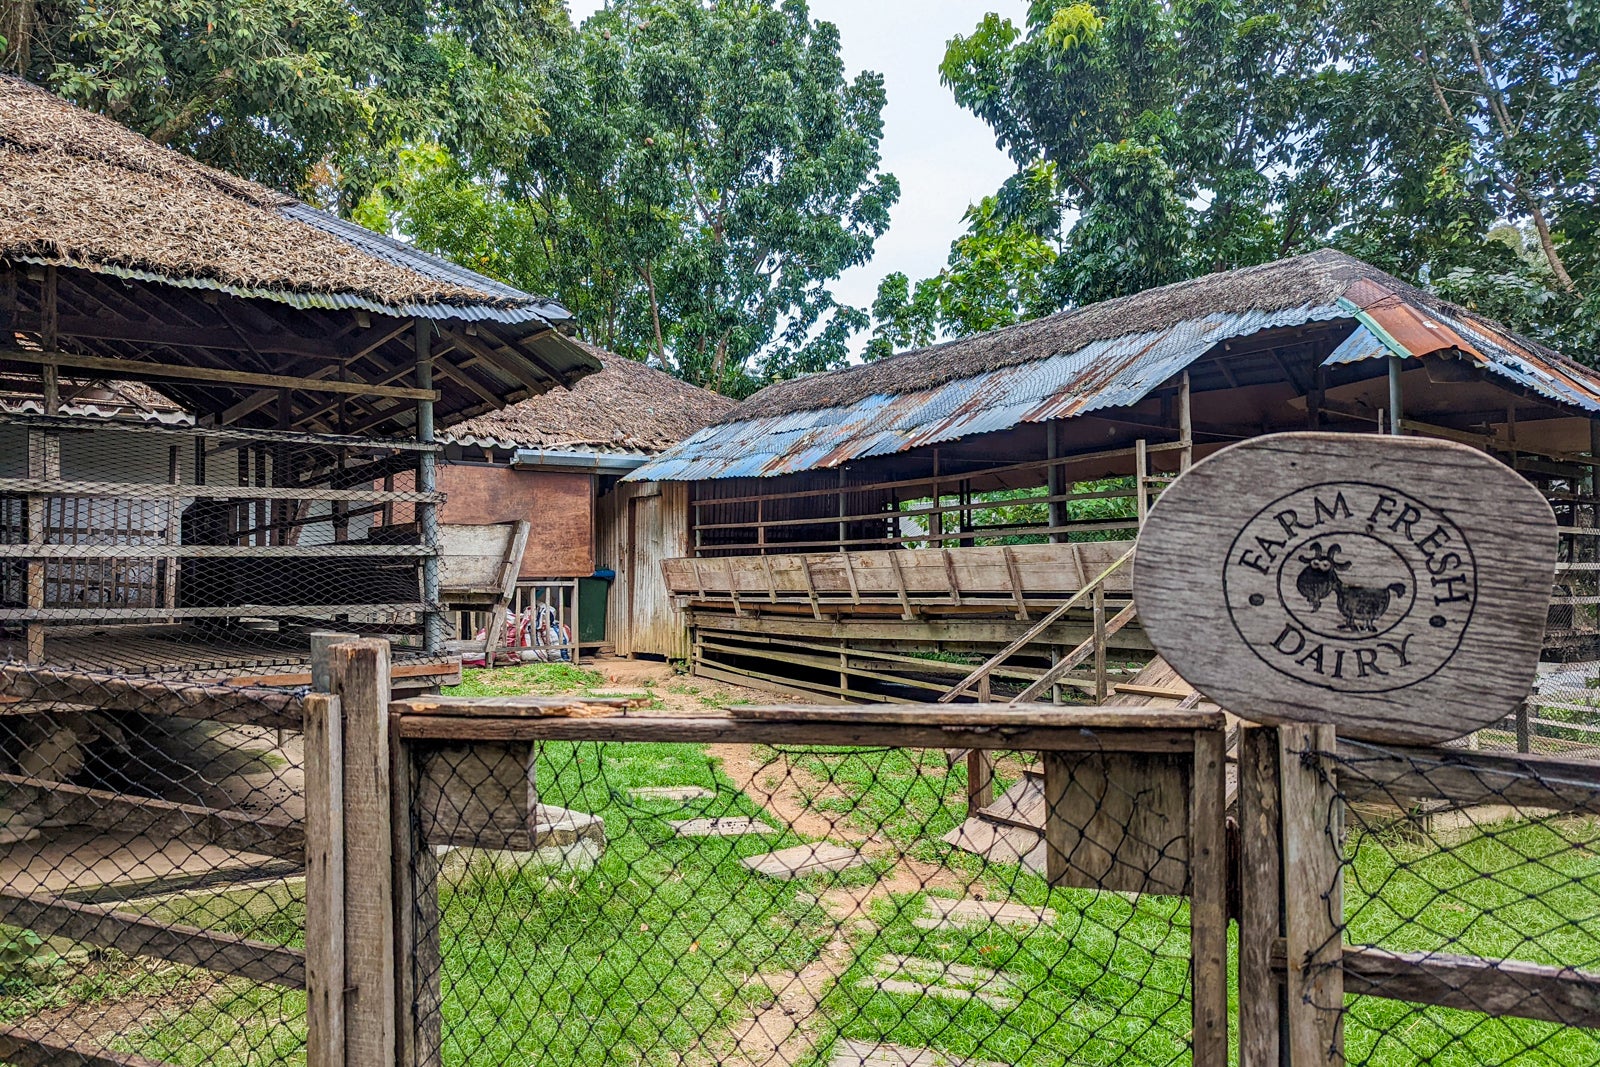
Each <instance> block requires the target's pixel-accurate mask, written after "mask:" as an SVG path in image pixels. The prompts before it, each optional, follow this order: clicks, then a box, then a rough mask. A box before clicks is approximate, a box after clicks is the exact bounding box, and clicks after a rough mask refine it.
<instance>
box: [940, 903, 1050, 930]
mask: <svg viewBox="0 0 1600 1067" xmlns="http://www.w3.org/2000/svg"><path fill="white" fill-rule="evenodd" d="M1055 921H1056V913H1055V912H1054V911H1053V910H1052V909H1050V908H1034V907H1030V906H1028V905H1026V904H1014V903H1012V902H1010V901H1005V900H950V899H948V898H946V897H928V898H927V913H926V914H924V915H921V916H919V917H918V918H916V919H914V920H912V925H914V926H916V927H918V928H920V929H923V930H949V929H953V928H955V927H970V926H982V925H986V924H988V923H998V924H1000V925H1002V926H1048V925H1050V924H1051V923H1053V922H1055Z"/></svg>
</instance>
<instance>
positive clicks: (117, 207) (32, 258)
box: [0, 77, 568, 322]
mask: <svg viewBox="0 0 1600 1067" xmlns="http://www.w3.org/2000/svg"><path fill="white" fill-rule="evenodd" d="M0 174H3V175H4V180H3V181H0V259H10V260H13V261H17V262H31V263H45V264H54V265H60V266H76V267H86V268H90V269H101V270H110V271H113V272H117V271H124V272H128V271H131V272H137V273H138V274H139V275H141V276H146V277H148V278H149V279H150V280H161V281H167V282H171V283H175V284H184V283H189V284H195V283H210V284H211V285H212V286H214V287H223V288H227V289H230V290H232V291H236V292H238V293H239V294H240V295H248V296H257V297H267V298H269V299H270V298H272V297H273V296H274V295H275V294H299V295H301V296H314V297H320V298H322V299H321V300H317V301H316V302H317V303H320V304H321V306H365V307H368V309H369V310H402V309H403V313H405V314H415V313H417V308H418V307H427V306H435V307H440V308H441V309H442V308H443V307H450V306H454V307H477V308H481V309H488V308H497V309H516V308H525V309H527V310H528V311H529V312H533V311H535V310H538V311H539V312H540V313H541V314H542V317H544V318H546V319H549V320H550V321H552V322H554V321H560V320H564V319H566V318H568V315H567V314H566V312H565V311H563V310H562V309H561V308H560V307H559V306H556V305H553V304H551V303H550V302H549V301H546V300H541V299H538V298H535V297H532V296H529V295H528V294H526V293H520V292H518V291H517V290H515V289H511V288H509V287H507V286H504V285H501V284H499V283H497V282H494V281H491V280H490V279H488V278H483V277H481V276H479V275H475V274H473V273H472V272H470V271H465V270H462V269H461V268H459V267H454V266H452V265H450V264H447V263H444V262H443V261H441V260H438V259H436V258H434V257H431V256H425V255H422V254H421V253H418V252H416V251H415V250H414V249H410V248H408V247H407V246H405V245H403V244H401V243H399V242H395V241H390V240H388V239H387V238H384V237H382V236H380V235H377V234H372V233H370V232H368V231H364V230H360V228H359V227H352V226H350V224H348V223H343V222H341V221H340V220H338V219H335V218H333V217H331V216H328V215H326V214H325V213H323V212H319V211H317V210H316V209H314V208H311V207H308V206H307V205H304V204H301V203H299V202H298V201H295V200H294V199H292V198H290V197H287V196H284V195H283V194H281V193H277V192H274V191H273V190H271V189H267V188H265V187H263V186H260V185H256V184H255V183H253V182H248V181H245V180H243V179H240V178H236V177H233V176H232V175H229V174H225V173H223V172H221V171H218V170H214V169H212V168H210V167H206V166H204V165H202V164H200V163H197V162H195V161H194V160H192V159H189V158H188V157H186V156H183V155H181V154H179V153H177V152H173V151H169V150H168V149H165V148H161V147H159V146H157V145H155V144H153V143H151V142H150V141H149V140H147V139H145V138H143V137H140V136H139V135H138V134H135V133H133V132H131V131H129V130H127V129H125V128H124V127H122V126H120V125H118V124H117V123H116V122H113V121H112V120H111V119H108V118H106V117H104V116H101V115H97V114H94V113H92V112H89V111H85V110H82V109H80V108H77V107H74V106H73V105H72V104H70V103H68V102H66V101H65V100H62V99H60V98H59V97H56V96H54V95H52V94H50V93H48V92H46V91H44V90H43V89H40V88H37V87H35V86H33V85H30V84H28V83H27V82H24V81H21V80H19V79H17V78H11V77H0Z"/></svg>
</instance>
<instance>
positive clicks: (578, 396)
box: [439, 345, 734, 659]
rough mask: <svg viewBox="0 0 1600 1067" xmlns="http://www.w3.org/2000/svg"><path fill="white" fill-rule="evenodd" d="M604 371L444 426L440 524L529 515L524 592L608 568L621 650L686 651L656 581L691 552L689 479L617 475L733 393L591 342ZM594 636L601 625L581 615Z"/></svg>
mask: <svg viewBox="0 0 1600 1067" xmlns="http://www.w3.org/2000/svg"><path fill="white" fill-rule="evenodd" d="M583 347H584V348H585V349H586V350H587V351H588V352H589V353H590V354H592V355H593V356H594V358H595V359H597V360H598V361H599V362H600V364H601V368H602V369H601V370H600V371H599V372H598V373H596V374H591V375H589V376H588V377H586V378H584V379H582V380H581V381H579V382H577V383H576V384H575V385H573V386H572V388H571V389H570V390H552V391H551V392H549V393H546V394H544V395H543V396H539V397H536V398H534V399H531V400H524V401H521V402H520V403H517V404H512V405H510V406H509V407H506V408H504V409H502V410H499V411H495V412H491V413H489V414H486V415H480V416H478V417H477V418H474V419H471V420H469V421H467V422H464V423H461V424H460V425H457V426H454V427H452V428H451V429H450V430H449V431H447V432H446V433H444V434H443V435H442V440H444V441H445V442H446V443H447V447H446V451H445V456H444V465H442V466H441V468H440V471H439V484H440V488H441V489H443V490H444V491H445V493H446V494H447V495H448V498H449V499H448V500H447V502H446V503H445V505H444V507H443V509H442V510H443V516H444V521H445V522H447V523H485V522H509V521H513V520H518V519H526V520H528V521H529V523H530V524H531V530H530V536H529V538H528V548H527V551H526V554H525V555H524V557H523V561H522V568H521V571H520V578H521V579H522V581H521V584H522V586H523V587H524V590H525V591H524V596H523V599H524V600H527V599H529V598H531V597H534V596H540V595H543V596H544V597H546V598H547V599H548V598H551V597H560V598H563V605H564V604H565V603H566V600H565V598H567V597H570V595H571V594H570V593H565V592H560V590H563V589H569V588H575V587H574V586H573V585H572V583H574V582H576V581H579V580H582V579H586V578H588V577H589V576H590V575H592V574H594V573H595V572H596V571H597V570H600V571H611V572H612V573H613V574H614V575H615V578H614V580H613V583H612V586H611V588H610V596H609V598H608V605H607V610H606V617H605V626H604V640H605V642H606V643H607V644H609V645H611V646H612V647H613V648H614V649H615V650H616V651H617V652H618V653H619V654H621V655H628V656H632V655H638V654H644V655H655V656H666V657H669V658H676V659H683V658H687V656H688V643H687V637H686V635H687V630H686V628H685V626H684V623H683V619H682V617H681V616H680V615H678V614H677V613H676V612H674V611H673V609H672V604H671V602H670V600H669V599H668V598H667V596H666V594H665V589H664V587H663V586H662V585H661V582H660V567H661V563H662V561H664V560H666V559H669V558H673V557H679V556H684V555H686V554H687V553H688V552H689V550H690V542H689V509H688V488H687V486H686V485H685V484H684V483H682V482H667V483H657V482H649V481H628V482H623V481H622V480H621V479H622V476H623V475H626V474H628V473H630V472H631V471H634V470H636V469H638V468H639V466H640V465H641V464H643V463H645V462H647V461H648V460H649V459H650V458H651V457H653V456H655V455H657V454H659V453H660V452H662V451H664V450H665V449H667V448H670V447H671V446H672V445H674V444H676V443H677V442H679V441H681V440H682V439H683V438H685V437H688V436H689V435H691V434H693V433H695V432H696V431H697V430H700V429H701V428H703V427H704V426H706V425H707V424H709V423H712V422H715V421H716V420H717V419H719V418H721V417H722V416H724V415H726V414H727V413H728V412H730V411H731V410H733V407H734V401H732V400H729V399H728V398H726V397H723V396H720V395H718V394H716V393H713V392H711V391H709V390H706V389H701V388H699V387H697V386H693V385H690V384H688V383H687V382H684V381H681V380H680V379H678V378H675V377H673V376H672V375H671V374H668V373H666V372H665V371H661V370H657V369H655V368H653V367H650V366H647V365H646V364H644V363H642V362H640V361H638V360H634V359H629V358H628V357H626V356H619V355H616V354H614V353H611V352H606V351H603V350H601V349H598V348H593V347H591V346H587V345H585V346H583ZM583 629H584V630H585V631H587V632H588V633H590V634H591V635H592V634H594V633H595V632H596V630H598V627H593V626H590V625H585V626H584V627H583Z"/></svg>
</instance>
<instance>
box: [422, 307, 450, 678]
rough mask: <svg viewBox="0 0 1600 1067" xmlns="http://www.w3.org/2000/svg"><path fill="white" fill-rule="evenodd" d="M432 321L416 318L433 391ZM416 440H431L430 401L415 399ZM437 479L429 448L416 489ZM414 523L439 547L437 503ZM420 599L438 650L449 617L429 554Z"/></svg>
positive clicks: (427, 383) (428, 636) (428, 635)
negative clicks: (440, 603) (424, 607)
mask: <svg viewBox="0 0 1600 1067" xmlns="http://www.w3.org/2000/svg"><path fill="white" fill-rule="evenodd" d="M432 345H433V323H431V322H429V321H428V320H427V319H418V320H417V322H416V353H417V388H418V389H419V390H421V391H423V392H426V393H427V394H428V395H429V396H430V397H431V396H432V395H433V352H432ZM417 440H418V441H420V442H422V443H423V444H430V445H431V444H433V401H432V400H431V399H427V400H418V401H417ZM438 483H439V457H438V454H437V453H435V452H432V451H428V452H424V453H422V455H421V457H420V458H419V460H418V463H417V490H418V491H419V492H423V493H432V492H434V491H435V490H436V489H437V488H438ZM417 525H418V526H419V527H420V528H421V530H422V543H423V544H424V545H425V546H427V547H428V548H432V549H434V550H435V551H437V550H438V548H439V506H438V505H437V504H418V505H417ZM422 602H423V603H424V604H426V605H427V610H426V611H425V612H424V614H423V617H422V632H423V647H424V648H426V649H427V650H428V651H429V652H437V651H438V650H439V649H441V648H443V647H444V644H445V642H446V641H448V640H449V639H450V620H449V619H448V618H446V617H445V613H444V612H443V611H442V610H440V608H439V559H438V556H436V555H434V556H429V557H428V558H427V559H425V560H423V562H422Z"/></svg>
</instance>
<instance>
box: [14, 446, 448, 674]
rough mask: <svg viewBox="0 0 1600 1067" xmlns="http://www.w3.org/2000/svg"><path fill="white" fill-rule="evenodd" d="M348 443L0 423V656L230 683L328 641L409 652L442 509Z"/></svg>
mask: <svg viewBox="0 0 1600 1067" xmlns="http://www.w3.org/2000/svg"><path fill="white" fill-rule="evenodd" d="M63 424H64V425H66V426H69V427H70V428H61V427H62V425H63ZM355 442H358V439H356V438H332V439H324V438H318V437H314V436H310V435H304V434H292V433H282V434H276V435H275V434H273V433H272V432H270V431H258V432H251V431H241V430H230V429H209V428H199V427H194V426H188V425H165V424H160V423H151V424H147V425H128V424H126V423H110V422H105V423H102V422H97V421H96V420H82V419H80V420H68V419H57V420H49V419H37V418H23V417H18V416H6V415H4V414H0V657H4V656H9V657H12V658H16V659H19V660H23V659H25V660H28V661H31V662H40V663H54V664H64V663H70V664H72V665H75V666H78V667H81V668H84V669H89V670H98V671H106V672H117V673H124V674H148V675H154V676H171V675H173V674H178V673H208V674H209V676H210V677H212V678H216V679H221V680H227V679H229V678H232V677H237V676H240V675H244V674H251V673H254V674H257V675H262V676H271V675H272V674H273V673H274V672H273V671H272V670H271V668H272V667H274V666H282V665H288V664H295V663H297V662H301V661H303V660H304V657H305V654H306V647H307V644H306V641H305V639H304V632H305V631H306V630H307V629H318V628H322V629H326V628H329V627H330V625H337V627H338V628H339V629H342V630H346V631H350V632H359V633H373V634H382V635H384V636H387V637H391V638H393V639H394V640H395V641H396V642H397V643H398V644H400V645H402V646H403V645H408V644H409V645H414V646H417V647H419V648H420V647H421V646H422V644H423V643H424V633H423V630H424V626H425V616H426V615H427V613H428V612H429V610H430V608H432V609H434V610H436V606H434V605H430V604H429V603H428V602H427V601H428V597H426V596H425V595H424V588H423V567H424V561H425V559H426V558H428V557H431V556H432V555H433V552H434V548H435V547H436V546H435V541H436V539H437V538H436V535H434V536H430V535H429V533H428V532H427V531H426V530H424V529H423V527H424V525H426V522H425V520H426V519H427V513H428V511H429V509H428V508H427V507H425V506H424V504H425V503H426V502H428V501H435V500H436V499H437V497H438V494H428V493H420V492H417V485H418V481H417V479H418V466H419V464H420V462H421V457H422V456H423V455H424V453H423V452H422V451H418V450H417V448H416V447H414V446H409V445H407V444H406V443H404V442H384V441H371V442H359V443H355ZM113 626H115V627H117V629H116V631H115V634H116V637H117V638H118V639H117V640H105V639H104V637H105V635H106V634H107V633H109V632H111V631H110V630H109V629H108V628H109V627H113Z"/></svg>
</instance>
